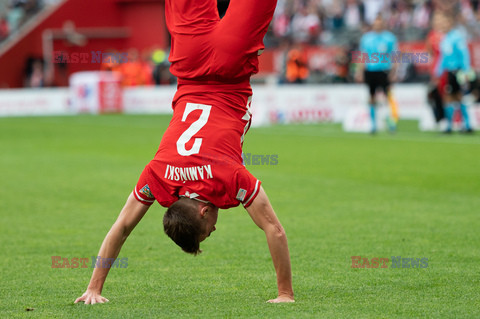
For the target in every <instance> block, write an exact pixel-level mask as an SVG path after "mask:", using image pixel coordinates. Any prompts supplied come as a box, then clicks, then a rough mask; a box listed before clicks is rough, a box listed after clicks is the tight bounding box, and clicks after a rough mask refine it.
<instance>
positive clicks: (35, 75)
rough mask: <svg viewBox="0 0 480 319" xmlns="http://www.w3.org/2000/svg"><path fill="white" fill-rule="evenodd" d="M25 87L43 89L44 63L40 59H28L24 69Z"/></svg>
mask: <svg viewBox="0 0 480 319" xmlns="http://www.w3.org/2000/svg"><path fill="white" fill-rule="evenodd" d="M24 86H25V87H27V88H41V87H45V86H46V83H45V73H44V62H43V60H42V59H40V58H29V59H28V60H27V64H26V69H25V84H24Z"/></svg>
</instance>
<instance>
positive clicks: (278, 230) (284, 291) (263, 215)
mask: <svg viewBox="0 0 480 319" xmlns="http://www.w3.org/2000/svg"><path fill="white" fill-rule="evenodd" d="M246 209H247V211H248V213H249V214H250V217H252V219H253V221H254V222H255V224H256V225H257V226H258V227H260V228H261V229H262V230H263V231H264V232H265V236H266V237H267V243H268V248H269V250H270V254H271V256H272V261H273V265H274V267H275V272H276V274H277V285H278V297H277V298H275V299H272V300H269V301H268V302H272V303H277V302H293V301H294V298H293V288H292V268H291V265H290V254H289V251H288V244H287V236H286V234H285V230H284V229H283V227H282V225H281V224H280V221H279V220H278V218H277V216H276V215H275V212H274V211H273V208H272V205H271V204H270V202H269V200H268V197H267V194H266V193H265V191H264V190H263V188H262V187H260V191H259V193H258V195H257V197H256V198H255V199H254V200H253V202H252V204H251V205H250V206H248V207H247V208H246Z"/></svg>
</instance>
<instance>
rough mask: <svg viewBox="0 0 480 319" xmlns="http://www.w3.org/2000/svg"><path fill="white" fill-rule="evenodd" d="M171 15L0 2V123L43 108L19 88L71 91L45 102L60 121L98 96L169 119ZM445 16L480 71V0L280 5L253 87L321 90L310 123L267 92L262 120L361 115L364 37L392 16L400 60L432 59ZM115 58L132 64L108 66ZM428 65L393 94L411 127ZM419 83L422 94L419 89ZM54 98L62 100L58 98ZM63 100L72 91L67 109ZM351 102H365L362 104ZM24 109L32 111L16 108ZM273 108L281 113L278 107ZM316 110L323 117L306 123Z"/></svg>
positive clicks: (62, 2) (85, 1) (82, 1)
mask: <svg viewBox="0 0 480 319" xmlns="http://www.w3.org/2000/svg"><path fill="white" fill-rule="evenodd" d="M228 4H229V1H228V0H218V8H219V12H220V14H221V15H222V14H223V13H224V12H225V10H227V8H228ZM164 6H165V4H164V1H162V0H103V1H94V0H0V97H3V99H2V98H0V115H2V114H4V115H5V114H6V115H8V114H13V115H15V114H20V115H21V114H27V113H28V114H31V113H32V112H33V113H35V110H38V108H39V107H41V105H37V106H32V103H39V102H38V101H37V100H35V99H34V97H33V95H32V96H31V97H32V99H33V100H28V101H27V100H21V101H22V102H19V100H18V99H17V100H15V98H14V97H13V96H12V95H9V96H10V98H9V99H7V98H6V95H5V94H3V95H2V89H3V93H5V91H10V92H13V91H11V90H8V89H18V88H68V87H70V91H69V95H68V97H65V94H66V93H65V92H63V93H60V91H58V90H57V91H49V92H50V93H49V95H48V96H46V97H45V99H49V98H51V99H52V100H51V101H50V100H48V102H47V100H42V101H43V102H41V103H43V105H44V106H45V105H46V104H48V105H52V104H55V105H57V107H56V111H53V110H51V111H50V113H62V111H61V106H60V104H65V105H67V106H68V110H64V111H65V112H67V111H72V110H77V111H78V110H80V111H86V110H94V109H95V110H96V109H98V106H89V105H88V104H89V103H90V102H87V100H88V98H89V97H91V96H94V97H95V99H97V97H98V94H100V99H101V100H102V101H104V103H107V104H108V105H106V106H103V110H104V111H108V110H113V111H115V110H117V111H118V110H119V109H122V110H124V111H126V112H130V111H131V112H160V113H162V112H164V111H165V112H168V110H169V102H167V101H168V100H169V97H170V96H171V94H172V93H171V89H166V91H162V90H161V89H159V90H157V91H155V92H156V93H154V91H152V90H153V89H152V88H154V87H158V88H160V87H162V86H171V85H173V84H175V82H176V79H175V78H174V77H172V75H171V74H170V73H169V70H168V68H169V63H168V53H169V41H170V38H169V34H168V31H167V29H166V26H165V21H164ZM436 12H445V13H449V14H453V15H454V16H455V18H456V22H457V23H458V26H457V27H458V28H460V29H461V30H462V32H464V33H465V34H466V36H467V38H468V45H469V51H470V55H471V64H472V68H473V70H474V71H475V72H479V71H480V11H479V3H478V1H476V0H385V1H382V0H279V1H278V5H277V9H276V12H275V15H274V18H273V21H272V23H271V25H270V28H269V31H268V33H267V36H266V38H265V45H266V50H265V52H264V53H263V54H262V55H261V56H260V73H259V74H257V75H256V76H254V77H253V79H252V83H254V84H259V85H263V84H266V85H267V86H276V85H277V86H278V85H284V84H295V87H298V85H306V86H308V87H310V88H311V87H312V85H313V86H316V89H309V90H308V92H310V93H302V95H303V96H304V97H305V96H306V97H305V99H310V100H309V101H303V102H301V103H303V106H299V107H303V108H305V111H302V112H303V113H302V114H300V115H299V114H298V113H299V111H298V110H297V111H295V112H296V115H295V114H294V115H292V114H285V112H286V111H285V110H284V109H285V108H289V107H291V105H290V106H285V107H283V108H282V107H281V106H278V105H279V103H280V104H281V102H279V101H276V100H275V101H274V100H272V99H271V98H270V97H269V96H266V95H265V94H267V93H265V94H264V93H263V92H262V89H260V90H259V91H258V92H259V98H258V101H259V102H258V107H259V111H258V113H259V115H258V116H257V118H258V121H259V122H258V123H263V122H266V121H267V122H271V121H277V122H279V121H287V122H288V121H294V119H292V117H295V116H296V117H297V118H298V117H300V118H304V117H305V118H307V119H308V120H309V121H314V122H315V121H325V120H327V121H344V120H345V118H346V116H347V113H348V112H347V111H338V110H339V109H341V108H342V107H344V108H347V107H351V106H355V105H357V106H363V105H365V101H366V99H367V97H366V96H365V94H366V92H365V90H366V89H365V87H364V86H361V85H360V84H358V83H356V84H354V83H355V81H354V79H355V76H354V75H355V71H356V68H357V67H358V65H357V64H356V63H352V59H351V52H352V51H356V50H358V48H359V42H360V39H361V37H362V35H363V34H364V33H365V32H367V31H368V30H369V28H370V25H371V24H372V22H373V21H374V19H375V17H376V16H377V15H378V14H379V13H380V14H382V16H383V17H384V19H385V21H386V28H387V29H388V30H390V31H391V32H393V34H394V35H395V36H396V37H397V39H398V43H399V50H400V51H402V52H414V53H415V52H416V53H423V52H430V48H429V44H428V41H427V39H428V35H429V33H430V32H432V21H433V16H434V14H435V13H436ZM96 54H100V55H101V58H100V57H99V56H96ZM105 54H107V56H108V55H113V56H116V57H118V56H124V57H128V58H126V59H125V61H119V60H118V59H108V58H107V59H105V58H104V55H105ZM428 62H429V63H422V62H418V61H410V62H408V63H401V64H400V65H399V69H398V71H397V73H398V79H397V82H399V83H410V84H412V83H413V84H415V85H416V86H414V87H412V86H411V87H402V86H401V85H399V86H398V88H395V90H400V91H402V90H403V91H402V92H407V93H406V95H405V94H403V93H402V92H400V93H397V96H398V99H399V101H398V104H399V109H400V113H401V114H400V117H401V118H402V116H403V118H407V119H408V118H414V119H421V117H422V116H423V117H425V116H426V115H422V114H423V113H426V111H425V109H429V101H428V97H427V95H428V91H427V90H428V88H427V87H426V84H427V83H428V82H429V81H430V78H431V69H432V65H431V63H430V62H431V59H429V61H428ZM112 71H113V74H110V75H107V73H106V72H112ZM92 72H94V73H92ZM95 72H97V73H95ZM78 73H80V74H78ZM76 74H77V76H75V75H76ZM99 77H101V78H99ZM92 81H93V82H92ZM88 83H90V85H87V84H88ZM92 83H96V84H95V85H93V84H92ZM102 83H103V84H102ZM105 83H107V84H108V85H106V84H105ZM117 84H118V85H119V87H117V86H116V85H117ZM325 85H326V86H325ZM329 85H335V87H336V88H338V89H340V88H341V90H344V92H348V94H346V95H348V96H349V97H350V98H348V99H347V100H345V97H344V96H343V97H342V96H338V95H336V96H331V94H334V93H335V92H334V91H335V90H333V91H331V90H326V91H322V88H325V87H326V88H328V87H329ZM338 85H340V86H338ZM344 85H347V86H348V87H345V86H344ZM419 85H424V87H423V88H421V89H420V86H419ZM135 87H136V88H139V90H141V89H140V88H143V90H145V88H150V89H149V90H148V92H149V94H150V95H148V94H146V95H145V94H143V93H142V94H137V93H135V91H134V90H130V88H135ZM106 89H109V90H110V93H108V92H105V90H106ZM72 90H73V93H72ZM299 90H302V89H301V88H300V89H296V91H295V90H292V91H291V90H290V89H287V90H286V92H287V93H285V94H290V95H291V96H292V97H291V98H290V100H294V102H291V103H300V102H299V101H298V99H296V98H295V96H296V95H297V96H298V95H299V92H301V91H299ZM345 90H346V91H345ZM142 92H145V91H142ZM165 92H167V93H165ZM288 92H291V93H288ZM319 92H320V93H319ZM332 92H333V93H332ZM37 94H38V92H37ZM40 94H41V93H40ZM52 94H57V98H56V99H54V98H53V97H52V96H53V95H52ZM61 94H64V95H62V96H61V99H63V100H62V101H60V100H59V99H60V97H59V96H60V95H61ZM72 94H73V95H72ZM305 94H306V95H305ZM319 94H323V95H322V96H319ZM75 95H76V96H75ZM267 95H268V94H267ZM340 95H341V94H340ZM25 96H26V95H23V98H26V97H25ZM147 96H150V97H151V98H150V100H149V101H147V100H145V99H146V98H147ZM352 96H356V97H357V98H355V99H354V100H352V98H351V97H352ZM400 96H401V97H400ZM407 96H408V99H407V100H405V98H406V97H407ZM19 98H20V97H19ZM342 98H343V99H344V100H341V99H342ZM82 99H83V101H80V102H79V100H82ZM142 99H143V100H142ZM339 99H340V100H339ZM402 99H404V100H402ZM473 99H474V100H476V98H473ZM54 100H55V101H54ZM65 100H66V102H65ZM283 100H285V99H283ZM287 100H288V99H287ZM132 101H134V102H133V104H135V105H132V104H131V102H132ZM326 101H331V102H326ZM19 103H20V105H19ZM41 103H40V104H41ZM78 103H82V105H80V106H78ZM102 103H103V102H102ZM14 104H16V107H14V106H13V105H14ZM114 104H116V106H115V105H114ZM155 104H156V105H155ZM164 104H165V105H164ZM327 104H328V105H327ZM26 105H28V106H29V107H28V112H27V113H25V112H26V111H25V112H23V113H22V112H19V111H18V110H19V109H20V108H22V107H24V108H25V107H26ZM162 105H163V106H162ZM67 106H64V108H67ZM275 106H277V108H278V109H277V110H272V108H274V107H275ZM260 109H262V110H260ZM297 109H298V107H297ZM329 109H330V110H329ZM402 109H403V111H402ZM414 109H415V110H414ZM420 110H422V111H420ZM45 112H47V113H48V112H49V111H48V110H46V109H45ZM308 112H310V113H312V114H313V115H305V114H306V113H308ZM338 112H340V114H339V113H338ZM422 112H423V113H422ZM471 112H473V115H472V117H473V120H472V122H473V125H475V123H476V121H477V120H476V119H477V118H480V115H477V113H478V112H477V111H476V110H473V111H471ZM287 113H288V112H287ZM421 113H422V114H421ZM325 114H327V116H325ZM328 114H330V115H328ZM355 116H356V117H362V116H364V114H357V115H355ZM289 119H290V120H289ZM357 120H358V119H357ZM358 121H360V120H358ZM423 122H424V124H423V125H421V127H422V128H430V129H434V128H435V119H434V118H429V119H426V118H424V119H423Z"/></svg>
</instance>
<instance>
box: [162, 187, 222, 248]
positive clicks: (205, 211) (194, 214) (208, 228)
mask: <svg viewBox="0 0 480 319" xmlns="http://www.w3.org/2000/svg"><path fill="white" fill-rule="evenodd" d="M217 218H218V207H215V206H214V205H212V204H210V203H203V202H200V201H197V200H194V199H190V198H186V197H181V198H180V199H179V200H178V201H176V202H175V203H173V204H172V205H171V206H170V207H169V208H168V209H167V211H166V212H165V215H164V216H163V228H164V230H165V233H166V234H167V235H168V236H169V237H170V238H171V239H172V240H173V241H174V242H175V243H176V244H177V245H178V246H180V247H181V248H182V249H183V251H185V252H187V253H190V254H193V255H197V254H199V253H201V252H202V251H201V250H200V242H202V241H204V240H205V239H206V238H207V237H208V236H210V234H211V233H212V232H213V231H214V230H215V224H216V223H217Z"/></svg>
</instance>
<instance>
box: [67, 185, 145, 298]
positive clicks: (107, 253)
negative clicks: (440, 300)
mask: <svg viewBox="0 0 480 319" xmlns="http://www.w3.org/2000/svg"><path fill="white" fill-rule="evenodd" d="M149 207H150V206H147V205H144V204H142V203H140V202H139V201H137V200H136V199H135V197H134V196H133V194H130V196H129V197H128V199H127V203H126V204H125V206H124V207H123V209H122V211H121V212H120V215H119V216H118V218H117V220H116V221H115V223H114V224H113V226H112V228H111V229H110V231H109V232H108V234H107V236H106V237H105V239H104V240H103V243H102V246H101V247H100V251H99V252H98V256H100V257H101V258H113V259H115V258H117V256H118V254H119V253H120V249H121V248H122V245H123V243H124V242H125V240H126V239H127V237H128V235H129V234H130V233H131V231H132V230H133V229H134V228H135V226H136V225H137V224H138V222H139V221H140V220H141V219H142V217H143V216H144V215H145V213H146V212H147V210H148V208H149ZM110 260H112V259H110ZM109 270H110V267H96V268H95V269H94V270H93V274H92V278H91V279H90V283H89V284H88V287H87V290H86V291H85V293H84V294H83V295H82V296H81V297H79V298H77V299H76V300H75V303H77V302H80V301H83V302H85V304H92V305H93V304H95V303H104V302H107V301H108V299H106V298H104V297H102V296H101V293H102V288H103V284H104V283H105V279H106V278H107V275H108V271H109Z"/></svg>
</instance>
